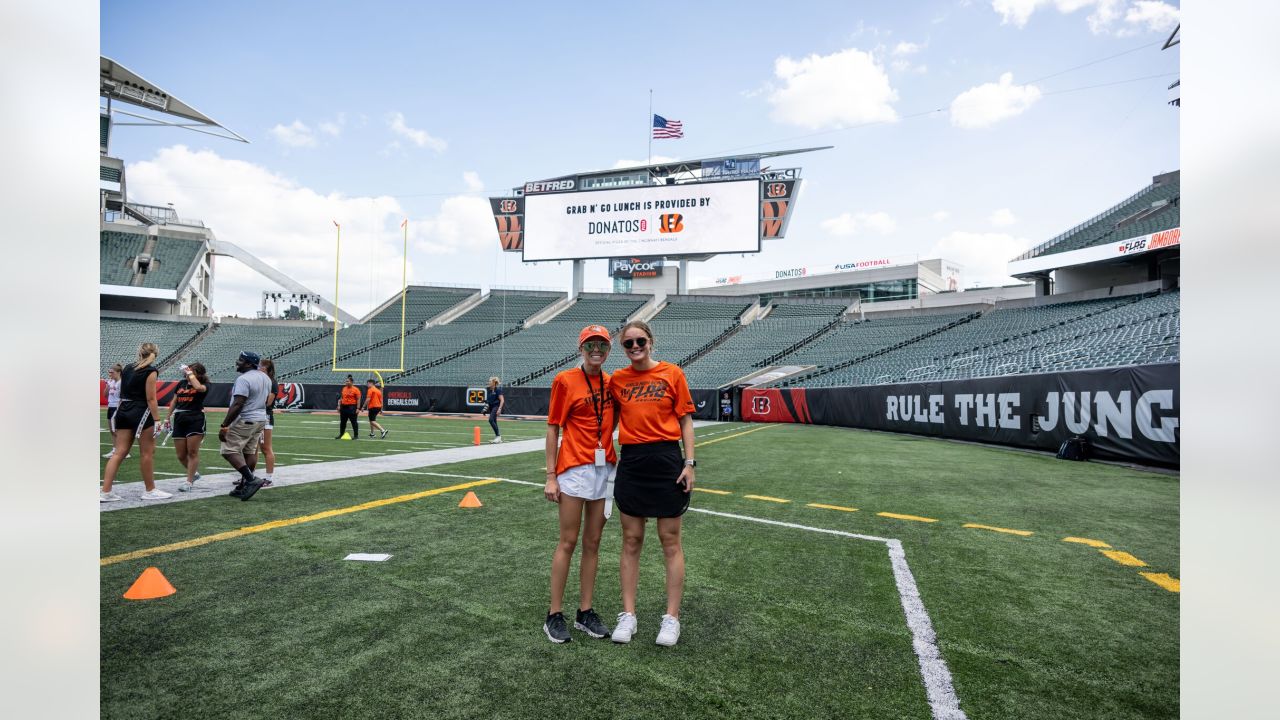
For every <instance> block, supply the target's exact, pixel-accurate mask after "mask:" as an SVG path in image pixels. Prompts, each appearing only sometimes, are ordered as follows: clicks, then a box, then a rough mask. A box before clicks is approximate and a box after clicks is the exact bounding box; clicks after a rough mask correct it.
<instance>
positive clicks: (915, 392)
mask: <svg viewBox="0 0 1280 720" xmlns="http://www.w3.org/2000/svg"><path fill="white" fill-rule="evenodd" d="M1180 402H1181V393H1180V387H1179V366H1178V364H1176V363H1173V364H1163V365H1140V366H1133V367H1124V368H1107V369H1102V370H1080V371H1076V372H1067V373H1049V374H1041V375H1010V376H1004V377H993V378H974V379H970V380H950V381H944V382H924V383H904V384H899V385H870V386H861V387H843V388H807V389H806V388H783V389H776V388H768V389H763V390H757V389H746V390H744V391H743V393H742V419H743V420H744V421H747V422H794V423H812V424H817V425H836V426H840V427H856V428H866V429H870V430H887V431H890V432H904V433H914V434H917V435H932V436H936V437H945V438H955V439H959V440H974V441H978V442H990V443H998V444H1002V445H1016V446H1018V447H1028V448H1036V449H1040V450H1052V451H1056V450H1057V449H1058V446H1059V445H1061V444H1062V441H1064V440H1066V439H1067V438H1069V437H1074V436H1076V435H1080V436H1083V437H1085V438H1088V440H1089V445H1090V452H1091V454H1092V455H1093V456H1094V457H1097V458H1101V459H1110V460H1132V461H1137V462H1143V463H1149V464H1157V465H1167V466H1177V465H1178V464H1179V424H1180V420H1179V417H1178V415H1179V405H1180Z"/></svg>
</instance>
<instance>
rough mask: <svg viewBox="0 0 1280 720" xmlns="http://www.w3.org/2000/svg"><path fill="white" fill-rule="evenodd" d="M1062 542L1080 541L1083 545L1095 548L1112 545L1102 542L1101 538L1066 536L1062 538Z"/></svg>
mask: <svg viewBox="0 0 1280 720" xmlns="http://www.w3.org/2000/svg"><path fill="white" fill-rule="evenodd" d="M1062 542H1069V543H1080V544H1081V545H1088V546H1089V547H1095V548H1109V547H1111V546H1110V545H1108V544H1106V543H1104V542H1102V541H1101V540H1090V539H1089V538H1081V537H1065V538H1062Z"/></svg>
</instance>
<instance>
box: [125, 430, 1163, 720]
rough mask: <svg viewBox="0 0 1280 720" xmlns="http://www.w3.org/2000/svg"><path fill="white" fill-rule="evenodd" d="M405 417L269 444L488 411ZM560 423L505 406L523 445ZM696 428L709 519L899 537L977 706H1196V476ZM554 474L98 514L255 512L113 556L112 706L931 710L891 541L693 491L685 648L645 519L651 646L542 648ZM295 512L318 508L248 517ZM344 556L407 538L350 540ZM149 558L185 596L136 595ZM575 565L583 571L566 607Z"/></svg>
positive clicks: (172, 710) (949, 446)
mask: <svg viewBox="0 0 1280 720" xmlns="http://www.w3.org/2000/svg"><path fill="white" fill-rule="evenodd" d="M215 417H216V416H215ZM307 421H317V422H321V423H326V422H327V424H319V425H311V424H307ZM386 424H387V426H388V427H391V428H392V435H391V436H390V438H388V440H386V441H368V442H366V441H365V440H362V441H360V442H358V443H353V442H340V441H334V440H332V437H333V435H334V434H336V433H335V428H336V419H333V418H331V417H326V416H315V415H289V416H286V417H285V418H283V419H281V420H279V421H278V423H277V428H278V429H277V434H276V438H277V439H276V443H277V452H278V453H280V455H281V463H282V464H283V463H291V464H298V463H302V462H323V461H325V460H328V459H332V458H325V457H320V456H321V455H331V456H336V457H341V458H348V457H355V456H357V454H358V453H360V452H394V451H402V450H423V449H432V448H431V447H429V446H425V445H424V446H418V445H409V444H404V445H397V444H395V443H393V442H391V441H392V440H396V441H402V442H406V443H408V442H421V443H430V442H437V441H438V442H440V443H442V444H447V445H450V446H457V445H464V444H468V443H470V432H471V430H470V429H471V427H472V426H474V425H476V424H480V423H479V422H478V421H476V420H474V419H472V420H424V419H417V418H407V417H405V418H397V417H393V418H389V419H388V422H387V423H386ZM483 427H484V429H485V439H487V438H488V428H487V426H483ZM541 430H542V427H541V425H540V424H538V423H528V424H522V423H508V424H507V426H506V427H505V428H504V439H508V440H517V439H529V438H536V437H541ZM747 431H752V432H747ZM415 432H416V433H421V434H417V435H414V434H411V433H415ZM437 432H438V433H442V434H440V435H433V434H431V433H437ZM698 435H699V438H700V447H699V449H698V458H699V473H698V483H699V487H700V488H701V489H703V490H706V491H708V492H698V493H697V494H696V495H695V497H694V499H693V508H694V509H695V510H710V511H715V512H720V513H728V514H734V515H740V516H746V517H752V518H763V519H770V520H776V521H781V522H786V523H792V524H795V525H800V526H805V527H808V528H822V529H832V530H840V531H845V532H848V533H855V534H862V535H871V536H879V537H885V538H897V539H899V540H900V541H901V543H902V546H903V548H904V549H905V552H906V559H907V561H908V562H909V564H910V569H911V572H912V574H913V575H914V579H915V582H916V583H917V584H918V587H919V593H920V598H921V600H922V601H923V604H924V607H925V608H926V609H927V612H928V615H929V618H930V619H931V621H932V626H933V629H934V630H935V631H936V633H937V643H938V647H939V648H940V651H941V657H942V659H943V660H944V661H945V662H946V664H947V666H948V667H949V670H950V673H951V676H952V683H953V685H954V689H955V692H956V693H957V695H958V697H959V705H960V708H961V709H962V710H963V711H964V713H965V714H966V715H967V716H968V717H969V718H975V719H976V718H984V719H985V718H1020V719H1021V718H1044V719H1046V720H1047V719H1050V718H1052V719H1055V720H1056V719H1059V718H1164V717H1176V716H1177V714H1178V692H1179V687H1178V602H1179V595H1178V594H1177V593H1176V592H1174V591H1172V590H1170V589H1166V588H1165V587H1162V586H1161V585H1158V584H1156V583H1155V582H1152V581H1151V580H1148V579H1147V578H1145V577H1144V576H1142V575H1141V574H1140V573H1141V572H1149V573H1153V574H1162V573H1163V574H1167V575H1169V576H1172V578H1177V577H1178V575H1179V572H1178V557H1179V554H1178V481H1177V478H1174V477H1169V476H1167V475H1159V474H1152V473H1145V472H1139V471H1135V470H1130V469H1126V468H1120V467H1113V466H1106V465H1099V464H1096V463H1068V462H1063V461H1058V460H1055V459H1053V458H1051V457H1047V456H1043V455H1036V454H1028V453H1021V452H1012V451H1007V450H1002V449H997V448H988V447H982V446H976V445H967V444H960V443H950V442H943V441H935V440H928V439H921V438H915V437H908V436H895V435H887V434H879V433H867V432H858V431H851V430H844V429H837V428H821V427H805V426H758V425H716V426H708V427H705V428H700V429H699V431H698ZM104 451H105V449H104ZM286 452H288V453H296V455H294V456H286V454H285V453H286ZM166 453H167V454H168V455H170V456H172V449H171V448H168V449H161V451H160V455H161V456H162V457H163V455H165V454H166ZM205 453H206V455H207V462H202V463H201V464H202V466H204V465H207V466H211V467H213V468H215V469H218V470H221V465H222V463H221V460H220V458H217V454H216V448H214V447H212V444H211V447H210V448H206V451H205ZM302 458H315V459H314V460H304V459H302ZM164 462H170V463H171V464H172V465H171V466H172V468H173V469H172V472H175V473H176V472H177V471H178V470H177V469H176V462H173V461H172V460H168V461H166V460H163V459H161V460H160V461H158V462H157V468H158V469H161V470H165V469H166V467H165V466H164V465H163V463H164ZM130 464H132V465H130ZM124 467H125V469H124V470H123V471H122V475H121V480H122V481H124V480H126V479H128V478H129V477H130V476H129V475H128V473H129V472H132V473H133V476H132V477H134V478H135V479H136V450H135V459H134V460H130V461H128V463H126V465H125V466H124ZM131 468H132V469H131ZM542 468H543V458H542V453H541V452H535V453H528V454H520V455H512V456H508V457H503V458H495V459H490V460H476V461H471V462H462V463H456V464H453V465H441V466H432V467H430V468H426V469H425V472H430V473H435V474H408V473H393V474H385V475H374V476H367V477H360V478H351V479H345V480H333V481H327V482H322V483H314V484H308V485H299V486H293V487H281V488H272V489H269V490H265V491H263V492H261V493H259V494H258V495H257V496H256V497H255V498H254V499H253V501H251V502H247V503H242V502H238V501H234V500H231V499H228V498H221V497H214V498H210V499H206V500H197V501H189V502H182V503H176V504H168V505H162V506H154V507H145V508H140V509H132V510H119V511H113V512H107V513H103V514H102V515H101V548H100V551H101V556H102V557H104V558H113V557H114V556H119V555H121V554H125V553H130V552H133V551H137V550H142V549H146V548H153V547H156V546H161V545H165V544H169V543H176V542H180V541H184V540H191V539H198V538H206V537H207V536H210V535H214V534H217V533H225V532H227V531H234V530H236V529H238V528H255V531H254V532H251V533H248V534H240V535H238V536H236V535H235V534H234V533H233V534H232V536H228V537H227V538H226V539H222V540H215V541H209V542H207V543H205V544H201V545H199V546H195V547H190V548H186V549H176V550H171V551H165V552H159V553H156V554H152V555H150V556H147V557H142V558H137V559H126V560H119V561H115V560H112V561H110V562H109V564H104V565H103V567H102V574H101V578H102V583H101V603H102V617H101V621H102V626H101V644H102V683H101V691H102V714H103V717H119V718H139V717H182V718H213V717H228V716H235V717H244V718H259V717H261V718H268V717H270V718H346V717H352V718H354V717H373V718H557V719H559V718H615V717H622V718H650V717H668V718H679V717H715V718H827V717H857V718H929V717H931V712H930V707H929V704H928V702H927V700H926V692H925V686H924V683H923V682H922V677H921V671H920V667H919V665H918V662H917V658H916V655H915V653H914V651H913V644H912V633H911V631H910V630H909V628H908V626H907V623H906V621H905V618H904V612H903V605H902V602H901V600H900V598H899V594H898V589H897V587H896V586H895V579H894V574H893V569H892V567H891V565H890V561H889V557H888V554H887V552H886V549H885V545H883V544H881V543H877V542H870V541H866V540H859V539H855V538H849V537H844V536H838V535H829V534H822V533H819V532H815V531H813V530H807V529H802V528H796V527H780V526H774V525H764V524H759V523H756V522H751V521H748V520H743V519H737V518H729V517H724V516H721V515H709V514H705V513H700V512H690V513H689V514H688V515H686V521H685V553H686V556H687V563H688V580H687V583H686V590H685V599H684V604H683V608H682V613H681V620H682V623H683V633H682V635H681V639H680V644H679V645H678V646H676V647H675V648H660V647H657V646H655V645H654V644H653V638H654V636H655V635H656V633H657V626H658V619H659V616H660V615H661V613H662V609H663V604H664V598H663V593H662V565H661V553H660V550H659V548H658V544H657V542H656V537H652V536H651V537H650V541H649V542H647V543H646V547H645V557H644V564H643V566H642V569H641V581H640V582H641V587H640V603H639V608H638V610H639V620H640V627H639V632H638V633H637V636H636V639H635V640H634V641H633V642H632V643H631V644H630V645H626V646H619V645H614V644H612V643H610V642H608V641H607V640H591V639H590V638H588V637H587V636H585V635H583V634H581V633H578V632H576V631H574V639H573V642H571V643H569V644H567V645H562V646H556V645H552V644H551V643H549V642H547V640H546V638H545V636H544V635H543V634H542V631H541V623H542V619H543V617H544V615H545V613H546V604H547V593H548V590H547V582H548V573H549V567H550V556H551V551H552V548H553V545H554V542H555V539H556V534H557V533H556V523H555V509H554V507H553V506H552V505H551V504H549V503H547V502H546V501H545V500H544V499H542V495H541V492H540V490H539V488H538V487H537V486H538V485H540V484H541V482H542V480H543V470H542ZM452 476H460V477H452ZM474 478H503V479H509V480H515V481H525V482H532V483H535V485H533V486H530V485H525V484H518V483H515V482H491V483H488V484H482V485H479V486H476V487H472V488H470V489H473V490H474V491H475V492H476V493H477V495H478V496H479V497H480V498H481V500H482V501H483V502H484V507H482V508H479V509H471V510H466V509H459V508H458V507H457V504H458V501H459V500H460V499H461V497H462V495H463V493H464V492H465V490H464V489H457V490H449V491H446V492H442V493H439V494H435V495H430V496H426V497H420V498H418V499H412V500H401V498H402V496H404V495H406V494H411V493H421V492H422V491H428V490H432V489H443V488H451V487H454V486H457V485H461V484H467V483H473V482H477V481H476V480H474ZM478 482H484V481H483V480H480V481H478ZM710 491H717V492H710ZM393 498H394V499H397V501H395V502H389V503H385V504H381V505H377V506H372V507H368V508H367V509H363V510H358V511H354V512H349V513H346V514H341V515H336V516H327V517H321V518H315V519H307V516H311V515H314V514H316V513H322V512H324V511H329V510H334V509H341V508H350V507H352V506H356V505H360V504H362V503H368V502H369V501H375V500H380V499H393ZM813 505H826V506H829V507H814V506H813ZM880 513H891V514H893V515H898V516H900V517H892V516H886V515H881V514H880ZM290 518H304V521H302V522H298V523H296V524H291V525H287V526H272V527H271V528H270V529H265V530H261V531H256V530H258V529H260V528H259V527H258V526H261V525H263V524H264V523H269V522H272V521H277V520H284V519H290ZM912 518H914V519H912ZM927 520H932V522H928V521H927ZM966 524H971V525H980V526H982V527H965V525H966ZM1001 530H1006V531H1007V530H1016V531H1021V532H1024V533H1026V532H1029V533H1031V534H1029V535H1027V534H1012V533H1009V532H1002V531H1001ZM1064 538H1080V539H1086V540H1092V541H1101V542H1105V543H1107V544H1108V545H1109V546H1110V547H1109V548H1095V547H1090V546H1089V545H1087V544H1083V543H1081V542H1064ZM619 546H620V538H619V527H618V524H617V522H616V520H611V521H610V522H609V524H608V525H606V527H605V534H604V542H603V546H602V548H601V570H600V575H599V580H598V584H597V592H596V602H595V607H596V609H597V610H598V611H599V612H600V614H601V616H602V617H605V619H606V620H607V621H610V623H611V621H612V619H613V615H614V614H615V613H616V612H618V610H619V609H620V608H619V604H620V601H619V599H618V598H619V596H618V577H617V557H618V552H619ZM1103 550H1110V551H1112V552H1116V551H1119V552H1124V553H1128V554H1129V556H1124V555H1116V556H1115V557H1116V558H1118V559H1119V560H1124V561H1126V562H1133V561H1134V560H1136V561H1137V562H1143V563H1145V564H1146V566H1145V567H1138V566H1131V565H1125V564H1122V563H1121V562H1118V561H1117V560H1115V559H1112V558H1111V557H1108V556H1106V555H1104V554H1103ZM350 552H386V553H392V554H393V557H392V559H391V560H390V561H388V562H385V563H355V562H347V561H343V560H342V558H343V556H345V555H346V554H347V553H350ZM1130 557H1132V558H1133V559H1134V560H1130V559H1129V558H1130ZM148 566H156V567H158V568H160V569H161V570H162V571H163V572H164V574H165V575H166V576H167V577H168V579H169V580H170V581H171V582H172V583H173V585H174V586H175V587H176V588H177V590H178V592H177V593H176V594H174V595H172V596H169V597H166V598H161V599H158V600H150V601H142V602H135V601H127V600H124V599H122V598H121V597H120V596H121V594H122V593H123V592H124V591H125V590H126V589H127V588H128V587H129V585H130V584H131V583H132V582H133V580H134V578H136V577H137V576H138V574H139V573H141V572H142V570H143V569H145V568H146V567H148ZM576 576H577V573H576V566H575V568H574V570H573V571H571V573H570V582H569V587H568V590H567V592H566V598H565V601H566V609H567V610H571V609H572V607H573V606H574V604H575V602H576V599H577V589H576V588H577V580H576ZM1158 579H1159V578H1158ZM1170 587H1172V586H1170Z"/></svg>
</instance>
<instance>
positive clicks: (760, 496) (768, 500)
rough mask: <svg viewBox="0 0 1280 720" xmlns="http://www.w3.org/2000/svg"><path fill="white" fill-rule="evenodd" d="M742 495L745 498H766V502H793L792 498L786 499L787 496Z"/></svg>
mask: <svg viewBox="0 0 1280 720" xmlns="http://www.w3.org/2000/svg"><path fill="white" fill-rule="evenodd" d="M742 497H744V498H746V499H748V500H764V501H766V502H776V503H789V502H791V501H790V500H787V499H785V498H776V497H769V496H768V495H743V496H742Z"/></svg>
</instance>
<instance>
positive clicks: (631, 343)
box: [622, 337, 649, 350]
mask: <svg viewBox="0 0 1280 720" xmlns="http://www.w3.org/2000/svg"><path fill="white" fill-rule="evenodd" d="M648 344H649V338H647V337H638V338H630V339H627V340H623V341H622V347H624V348H626V349H628V350H630V349H631V348H633V347H644V346H645V345H648Z"/></svg>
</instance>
